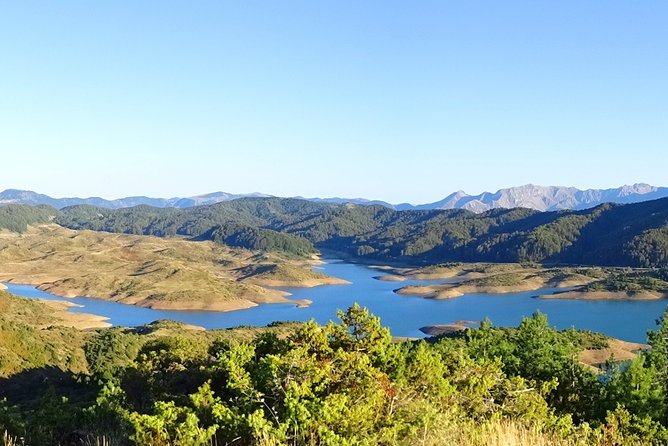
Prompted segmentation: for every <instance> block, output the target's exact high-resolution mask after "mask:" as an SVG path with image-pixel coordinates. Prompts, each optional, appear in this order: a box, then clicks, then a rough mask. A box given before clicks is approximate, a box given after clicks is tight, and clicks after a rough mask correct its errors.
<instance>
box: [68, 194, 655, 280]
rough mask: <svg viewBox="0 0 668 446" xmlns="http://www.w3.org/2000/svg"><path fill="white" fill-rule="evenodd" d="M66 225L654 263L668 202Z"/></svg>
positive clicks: (301, 248) (300, 244) (93, 215)
mask: <svg viewBox="0 0 668 446" xmlns="http://www.w3.org/2000/svg"><path fill="white" fill-rule="evenodd" d="M56 221H57V222H58V223H59V224H61V225H63V226H66V227H68V228H72V229H92V230H97V231H109V232H125V233H132V234H151V235H157V236H174V235H181V236H188V237H192V238H195V239H213V240H216V241H220V242H223V243H226V244H229V245H231V246H237V247H244V248H251V249H269V250H282V251H285V252H289V253H293V254H296V255H304V254H308V253H311V252H313V251H314V248H318V249H327V250H333V251H337V252H339V253H343V254H345V255H347V256H350V257H354V258H368V259H374V260H378V261H402V262H406V263H413V264H421V263H439V262H450V261H461V262H539V263H547V264H563V263H567V264H585V265H607V266H634V267H657V266H662V265H665V264H666V261H667V259H668V199H661V200H654V201H647V202H643V203H636V204H627V205H613V204H605V205H601V206H598V207H596V208H593V209H587V210H583V211H560V212H538V211H532V210H529V209H522V208H517V209H494V210H491V211H488V212H484V213H482V214H475V213H473V212H470V211H466V210H445V211H438V210H427V211H395V210H393V209H389V208H386V207H383V206H356V205H350V204H331V203H313V202H309V201H304V200H297V199H282V198H244V199H239V200H234V201H230V202H224V203H219V204H215V205H211V206H201V207H196V208H190V209H159V208H152V207H148V206H138V207H134V208H127V209H119V210H109V209H103V208H95V207H91V206H74V207H69V208H65V209H63V210H61V212H60V213H59V215H58V218H57V220H56Z"/></svg>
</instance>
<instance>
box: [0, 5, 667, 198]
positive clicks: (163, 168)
mask: <svg viewBox="0 0 668 446" xmlns="http://www.w3.org/2000/svg"><path fill="white" fill-rule="evenodd" d="M667 17H668V2H665V1H649V0H648V1H642V2H638V1H614V0H605V1H602V0H601V1H581V0H578V1H560V2H554V1H535V0H534V1H525V2H514V1H493V2H492V1H490V2H485V1H459V2H453V1H445V0H443V1H434V2H431V1H419V2H408V1H403V2H396V1H387V0H384V1H349V2H348V1H341V0H339V1H312V0H308V1H307V0H305V1H287V0H286V1H282V2H269V1H266V2H256V1H239V2H223V1H197V2H169V1H164V0H163V1H126V2H122V1H115V2H90V1H80V2H74V1H60V2H46V1H10V2H5V1H0V153H1V154H2V160H3V163H2V164H3V169H2V173H1V174H0V189H4V188H9V187H12V188H26V189H33V190H38V191H40V192H43V193H47V194H50V195H54V196H71V195H77V196H89V195H100V196H104V197H109V198H114V197H120V196H126V195H153V196H176V195H178V196H185V195H193V194H198V193H205V192H210V191H216V190H224V191H229V192H251V191H262V192H265V193H270V194H275V195H281V196H293V195H303V196H334V195H338V196H348V197H352V196H365V197H368V198H379V199H385V200H388V201H391V202H403V201H409V202H426V201H433V200H436V199H439V198H442V197H443V196H444V195H446V194H448V193H450V192H452V191H455V190H458V189H464V190H466V191H467V192H469V193H479V192H481V191H483V190H496V189H498V188H501V187H507V186H513V185H520V184H525V183H535V184H543V185H548V184H552V185H573V186H577V187H582V188H588V187H597V188H598V187H613V186H618V185H621V184H624V183H633V182H648V183H652V184H656V185H668V181H666V178H667V176H666V167H667V166H668V27H666V26H665V22H666V18H667Z"/></svg>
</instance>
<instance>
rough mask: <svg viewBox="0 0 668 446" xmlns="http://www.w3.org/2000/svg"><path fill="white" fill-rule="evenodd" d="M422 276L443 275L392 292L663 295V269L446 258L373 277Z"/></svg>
mask: <svg viewBox="0 0 668 446" xmlns="http://www.w3.org/2000/svg"><path fill="white" fill-rule="evenodd" d="M384 277H389V279H385V278H384ZM427 278H428V279H429V280H435V279H444V283H439V284H433V285H409V286H405V287H401V288H398V289H397V290H395V292H396V293H397V294H401V295H412V296H420V297H424V298H429V299H451V298H455V297H459V296H463V295H465V294H504V293H516V292H523V291H538V290H541V289H543V288H561V289H563V291H558V292H555V293H549V294H541V295H538V296H536V297H539V298H545V299H587V300H620V299H624V300H656V299H662V298H665V297H668V270H666V269H665V268H664V269H659V268H653V269H648V268H644V269H632V268H612V267H610V268H607V267H580V266H577V267H576V266H573V267H544V266H541V265H523V264H517V263H506V264H493V263H490V264H478V263H475V264H466V263H452V264H443V265H435V266H429V267H425V268H416V269H406V268H404V269H400V268H395V269H392V270H391V271H389V274H388V275H387V276H381V277H378V280H392V281H400V280H406V279H422V280H425V279H427ZM446 279H447V282H446V281H445V280H446Z"/></svg>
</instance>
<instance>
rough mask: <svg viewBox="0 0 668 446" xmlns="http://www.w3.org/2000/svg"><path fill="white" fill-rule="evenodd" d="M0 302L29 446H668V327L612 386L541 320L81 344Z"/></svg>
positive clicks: (168, 335) (121, 338)
mask: <svg viewBox="0 0 668 446" xmlns="http://www.w3.org/2000/svg"><path fill="white" fill-rule="evenodd" d="M0 294H3V295H4V297H5V298H6V299H8V300H9V301H10V302H11V303H12V304H13V305H14V307H13V308H14V310H12V312H10V313H8V315H7V316H0V318H3V317H4V319H0V320H2V321H3V325H2V327H3V330H4V331H3V335H2V336H3V339H9V338H11V337H12V336H13V337H14V339H20V343H21V344H20V345H23V348H21V349H16V352H19V353H17V354H15V355H14V356H11V355H10V354H9V349H7V350H0V364H3V365H4V368H3V369H2V370H3V372H2V374H3V375H4V376H5V378H3V379H2V380H1V381H0V397H4V398H5V400H4V402H3V403H2V405H1V407H0V430H6V431H7V432H8V434H7V435H8V436H9V437H11V438H15V439H18V438H23V439H24V441H25V442H26V444H29V445H35V446H40V445H58V444H60V445H70V444H96V443H95V442H96V441H97V442H98V443H97V444H102V442H105V443H104V444H109V445H130V444H137V445H156V446H157V445H184V446H185V445H188V446H190V445H227V444H241V445H282V444H285V445H288V444H289V445H316V444H330V445H345V444H349V445H357V444H368V445H375V444H386V445H411V444H425V445H440V444H455V445H465V444H466V445H468V444H471V445H483V444H485V445H489V444H499V445H501V444H526V445H528V444H532V445H536V444H538V445H540V444H557V445H560V444H563V445H578V444H582V445H584V444H599V445H614V444H665V442H666V441H668V430H667V427H666V426H667V425H668V417H667V416H668V404H667V403H668V400H667V398H666V396H667V395H668V393H667V389H666V386H667V384H668V379H667V374H668V316H664V317H663V319H662V321H661V325H660V326H659V328H658V331H657V332H656V333H653V334H651V335H650V338H649V341H650V344H651V345H652V350H650V351H646V352H642V353H640V354H638V355H637V356H636V358H635V359H633V360H632V361H631V362H629V363H627V364H626V365H625V366H623V367H619V366H615V365H610V366H609V367H608V368H607V369H606V370H605V371H604V372H601V371H594V370H592V368H591V367H586V366H583V365H581V364H580V363H579V361H578V352H580V351H582V350H583V349H602V348H606V347H607V346H608V340H607V338H606V337H604V336H601V335H596V334H593V333H588V332H577V331H574V330H566V331H556V330H554V329H552V328H550V326H549V324H548V321H547V319H546V317H545V316H544V315H541V314H536V315H534V316H533V317H531V318H527V319H524V320H523V321H522V323H521V324H520V326H519V327H517V328H514V329H506V328H496V327H493V326H492V325H491V324H490V323H489V322H484V323H483V324H482V326H481V327H480V328H479V329H469V330H466V331H463V332H460V333H456V334H452V335H450V336H449V337H442V338H432V339H431V340H430V341H429V342H426V341H405V342H392V339H391V337H390V333H389V331H388V330H387V329H385V328H383V327H382V326H381V323H380V321H379V320H378V319H377V318H375V317H373V316H372V315H370V314H369V313H368V312H367V311H366V310H364V309H362V308H359V307H356V306H355V307H352V308H350V309H349V310H348V311H347V312H345V313H341V314H340V318H341V321H340V322H339V323H330V324H329V325H327V326H324V327H323V326H319V325H317V324H315V323H305V324H278V325H274V326H271V327H268V328H264V329H251V328H240V329H233V330H216V331H203V330H199V329H197V328H196V327H187V326H183V325H181V324H177V323H172V322H158V323H154V324H151V325H149V326H147V327H141V328H138V329H129V328H112V329H104V330H99V331H96V332H80V331H72V330H71V329H65V328H59V327H50V328H48V327H44V326H42V328H35V327H31V326H30V325H29V324H28V323H27V321H28V320H29V319H30V318H35V317H37V316H39V317H48V312H44V313H39V310H38V309H37V308H38V307H35V308H33V309H32V310H30V311H29V313H30V314H26V315H25V316H21V315H20V314H19V313H21V310H20V306H18V304H17V303H18V302H21V301H23V299H20V298H16V297H11V296H8V295H6V293H0ZM30 304H31V305H33V304H34V305H38V306H39V305H41V304H38V303H35V302H31V303H30ZM26 311H28V310H26ZM36 312H37V313H36ZM40 314H41V316H40ZM10 319H11V320H10ZM12 320H13V322H12ZM22 321H23V322H22ZM65 335H68V336H69V337H66V338H63V336H65ZM63 344H67V349H65V350H61V349H62V348H64V347H63ZM17 345H18V344H17ZM12 350H14V349H12ZM41 350H49V351H52V352H58V353H57V354H52V355H50V356H48V357H45V356H35V354H34V352H37V351H41ZM31 352H33V353H31ZM21 361H22V362H21ZM10 363H13V364H15V365H14V366H12V367H8V366H7V364H10Z"/></svg>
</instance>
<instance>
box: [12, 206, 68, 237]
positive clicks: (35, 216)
mask: <svg viewBox="0 0 668 446" xmlns="http://www.w3.org/2000/svg"><path fill="white" fill-rule="evenodd" d="M57 214H58V211H57V210H56V209H54V208H52V207H50V206H35V207H32V206H21V205H10V206H2V207H0V231H1V230H3V229H4V230H8V231H12V232H23V231H25V230H26V228H27V227H28V225H34V224H40V223H47V222H49V221H50V220H52V219H53V218H54V217H55V216H56V215H57Z"/></svg>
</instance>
